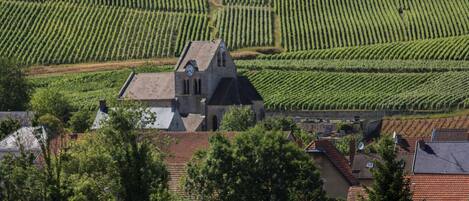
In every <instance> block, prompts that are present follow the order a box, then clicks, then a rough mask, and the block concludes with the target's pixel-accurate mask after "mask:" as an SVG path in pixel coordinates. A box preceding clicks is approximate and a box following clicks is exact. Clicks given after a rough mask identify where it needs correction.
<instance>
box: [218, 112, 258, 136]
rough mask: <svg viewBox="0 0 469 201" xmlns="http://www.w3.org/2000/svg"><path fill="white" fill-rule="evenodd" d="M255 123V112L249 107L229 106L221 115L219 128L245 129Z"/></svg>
mask: <svg viewBox="0 0 469 201" xmlns="http://www.w3.org/2000/svg"><path fill="white" fill-rule="evenodd" d="M255 124H256V119H255V114H254V112H252V110H251V108H249V107H230V108H229V109H228V111H227V112H226V113H225V114H224V115H223V119H222V121H221V125H220V130H223V131H246V130H248V129H249V128H251V127H253V126H254V125H255Z"/></svg>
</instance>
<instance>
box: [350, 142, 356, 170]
mask: <svg viewBox="0 0 469 201" xmlns="http://www.w3.org/2000/svg"><path fill="white" fill-rule="evenodd" d="M355 149H356V144H355V138H352V140H350V142H349V152H350V153H349V154H350V155H349V163H350V165H351V164H353V159H355V151H356V150H355Z"/></svg>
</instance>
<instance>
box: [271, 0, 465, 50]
mask: <svg viewBox="0 0 469 201" xmlns="http://www.w3.org/2000/svg"><path fill="white" fill-rule="evenodd" d="M274 7H275V9H276V11H277V13H278V15H279V16H280V18H281V29H282V44H283V46H284V47H285V48H286V49H287V50H288V51H298V50H312V49H325V48H336V47H350V46H363V45H369V44H377V43H390V42H398V41H409V40H418V39H429V38H439V37H448V36H458V35H463V34H468V33H469V18H468V15H467V13H468V10H469V0H446V1H441V0H414V1H407V0H406V1H395V0H352V1H350V0H275V3H274Z"/></svg>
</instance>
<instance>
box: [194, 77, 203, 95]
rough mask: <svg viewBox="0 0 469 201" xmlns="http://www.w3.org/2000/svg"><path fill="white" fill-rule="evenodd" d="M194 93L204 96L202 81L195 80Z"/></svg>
mask: <svg viewBox="0 0 469 201" xmlns="http://www.w3.org/2000/svg"><path fill="white" fill-rule="evenodd" d="M194 93H195V94H202V81H201V80H200V79H195V80H194Z"/></svg>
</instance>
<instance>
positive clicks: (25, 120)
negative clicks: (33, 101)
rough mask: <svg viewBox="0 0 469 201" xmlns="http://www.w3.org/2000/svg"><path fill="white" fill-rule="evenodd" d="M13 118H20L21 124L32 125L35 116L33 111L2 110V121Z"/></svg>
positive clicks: (0, 117)
mask: <svg viewBox="0 0 469 201" xmlns="http://www.w3.org/2000/svg"><path fill="white" fill-rule="evenodd" d="M7 118H12V119H15V120H18V121H19V122H20V124H21V126H31V125H32V124H31V122H32V120H33V118H34V113H33V112H23V111H16V112H0V121H1V120H4V119H7Z"/></svg>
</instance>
